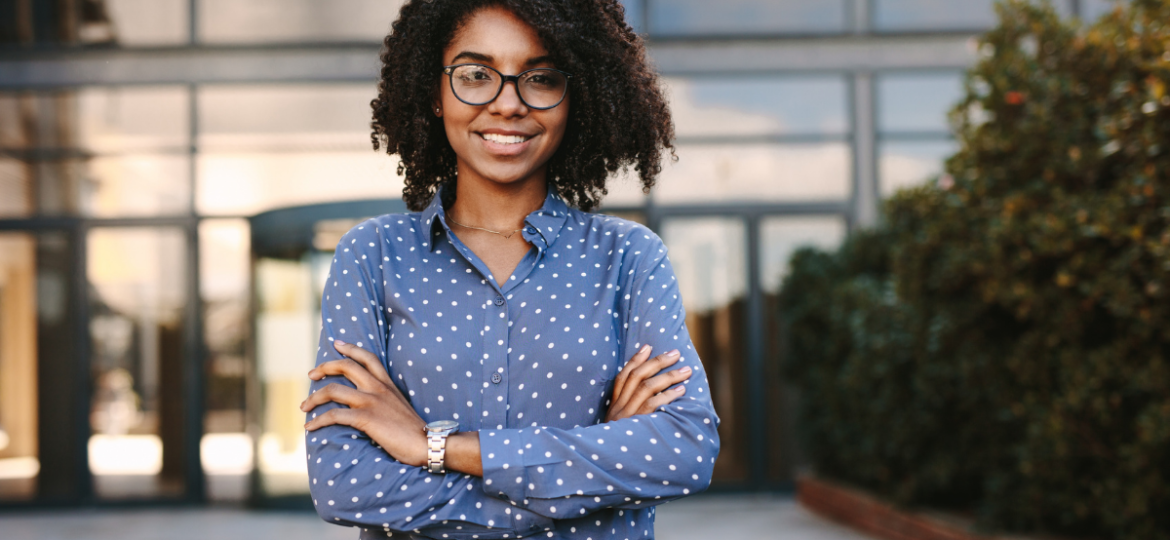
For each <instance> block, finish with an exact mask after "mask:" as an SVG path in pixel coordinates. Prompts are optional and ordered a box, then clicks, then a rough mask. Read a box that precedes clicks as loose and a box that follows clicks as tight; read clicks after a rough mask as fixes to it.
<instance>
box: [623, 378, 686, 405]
mask: <svg viewBox="0 0 1170 540" xmlns="http://www.w3.org/2000/svg"><path fill="white" fill-rule="evenodd" d="M690 376H691V367H690V366H683V367H681V368H679V369H674V370H671V371H667V372H665V373H661V374H659V375H655V376H653V377H650V378H648V379H643V380H642V383H641V384H639V385H638V386H637V388H635V389H634V391H633V394H632V395H631V396H630V399H629V401H627V402H626V404H625V407H624V408H626V409H630V410H633V411H639V410H642V407H643V405H644V404H645V403H646V402H647V401H649V400H650V398H652V397H654V396H655V395H657V394H658V393H659V392H661V391H663V390H666V389H667V388H670V387H671V386H673V385H675V384H677V383H680V382H682V381H685V380H687V379H688V378H690ZM635 414H636V413H635Z"/></svg>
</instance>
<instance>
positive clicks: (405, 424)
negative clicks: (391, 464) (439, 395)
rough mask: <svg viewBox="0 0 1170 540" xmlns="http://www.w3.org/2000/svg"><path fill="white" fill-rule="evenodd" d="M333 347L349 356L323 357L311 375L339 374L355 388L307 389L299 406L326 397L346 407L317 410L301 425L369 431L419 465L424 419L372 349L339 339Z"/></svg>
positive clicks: (395, 452)
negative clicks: (309, 391) (399, 388)
mask: <svg viewBox="0 0 1170 540" xmlns="http://www.w3.org/2000/svg"><path fill="white" fill-rule="evenodd" d="M333 348H335V349H337V352H340V353H341V354H343V355H345V356H348V357H349V358H342V359H340V360H332V361H329V362H325V363H324V364H321V365H319V366H317V367H315V368H313V369H312V370H310V371H309V378H310V379H313V380H315V381H318V380H321V379H322V378H324V377H325V376H326V375H341V376H344V377H345V378H346V379H349V381H350V382H352V383H353V384H354V386H356V387H357V388H356V389H355V388H350V387H348V386H346V385H343V384H338V383H332V384H329V385H327V386H325V387H324V388H322V389H320V390H317V391H316V392H313V393H312V394H310V395H309V398H308V399H306V400H305V401H304V402H302V403H301V410H302V411H305V412H308V411H311V410H313V408H315V407H317V406H318V405H321V404H323V403H327V402H330V401H333V402H336V403H340V404H342V405H346V406H348V407H349V408H348V409H345V408H341V407H338V408H335V409H330V410H328V411H325V412H324V413H321V414H318V415H316V416H314V417H313V419H312V420H309V422H308V423H307V424H305V429H307V430H309V431H314V430H317V429H320V428H322V427H325V426H328V425H333V424H341V425H345V426H350V427H352V428H354V429H357V430H359V431H361V432H363V433H365V434H366V435H369V436H370V438H371V439H373V441H374V442H376V443H378V446H381V447H382V449H383V450H385V451H386V453H387V454H390V456H391V457H393V458H394V459H396V460H398V461H401V462H402V463H405V464H407V465H415V466H418V467H421V466H423V465H424V464H425V463H426V461H427V439H426V434H425V433H424V432H423V430H424V429H425V427H426V422H424V421H423V419H422V418H420V417H419V415H418V413H416V412H415V411H414V408H412V407H411V406H410V403H408V402H407V401H406V398H405V397H403V395H402V392H399V391H398V387H397V386H394V382H393V381H391V380H390V374H389V373H387V372H386V369H385V368H383V367H382V362H381V361H379V360H378V357H377V356H375V355H374V353H371V352H370V351H367V350H365V349H362V348H361V347H358V346H356V345H351V344H349V343H345V342H343V341H340V340H335V341H334V342H333Z"/></svg>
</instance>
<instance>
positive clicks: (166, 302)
mask: <svg viewBox="0 0 1170 540" xmlns="http://www.w3.org/2000/svg"><path fill="white" fill-rule="evenodd" d="M185 238H186V237H185V235H184V234H183V231H182V230H180V229H171V228H167V229H154V228H150V229H148V228H97V229H92V230H90V231H89V234H88V238H87V243H88V246H87V255H88V260H87V270H86V275H87V277H88V282H89V286H90V287H89V303H90V320H89V336H90V341H91V351H90V369H91V374H92V377H93V379H92V385H93V386H92V388H93V393H92V396H93V401H92V406H91V409H90V425H91V428H92V432H93V434H92V435H91V436H90V439H89V469H90V472H91V473H93V475H94V489H95V491H96V492H97V494H98V496H99V497H101V498H103V499H122V498H139V497H155V496H159V495H178V494H180V493H182V491H183V464H184V459H183V452H184V445H183V432H184V429H183V415H184V403H183V399H182V397H183V395H184V392H183V385H182V381H183V371H184V366H183V364H184V359H185V355H184V353H183V350H184V347H183V343H184V341H185V337H184V332H183V329H184V316H183V314H184V306H185V305H186V303H187V297H186V287H185V282H186V279H185V278H186V274H187V262H186V259H187V257H186V240H185Z"/></svg>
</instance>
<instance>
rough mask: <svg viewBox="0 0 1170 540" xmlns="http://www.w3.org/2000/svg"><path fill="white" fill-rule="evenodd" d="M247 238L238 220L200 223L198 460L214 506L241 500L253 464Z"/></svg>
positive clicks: (243, 227) (244, 224) (248, 248)
mask: <svg viewBox="0 0 1170 540" xmlns="http://www.w3.org/2000/svg"><path fill="white" fill-rule="evenodd" d="M249 233H250V231H249V228H248V222H247V221H246V220H243V219H206V220H203V221H202V222H200V223H199V280H200V282H199V292H200V295H201V300H202V302H203V342H204V344H205V347H206V349H205V350H206V351H207V368H206V371H205V373H207V383H206V395H205V396H204V403H205V406H206V411H205V412H204V416H203V432H204V433H205V435H204V436H203V440H202V442H201V445H200V446H201V450H202V451H201V452H200V458H201V460H202V462H203V472H204V474H206V478H207V496H208V498H209V499H211V500H213V501H223V500H235V501H239V500H244V499H246V498H247V496H248V474H249V473H251V472H252V469H253V463H254V459H253V456H252V446H253V445H252V438H251V437H250V436H249V435H248V433H247V432H246V431H247V420H246V418H245V414H246V391H245V384H246V382H247V375H248V371H249V369H250V368H249V365H248V361H247V354H248V353H247V342H248V336H249V332H250V330H251V321H250V317H249V313H248V309H249V303H248V298H249V294H248V291H249V272H250V271H251V268H250V265H251V255H250V238H249Z"/></svg>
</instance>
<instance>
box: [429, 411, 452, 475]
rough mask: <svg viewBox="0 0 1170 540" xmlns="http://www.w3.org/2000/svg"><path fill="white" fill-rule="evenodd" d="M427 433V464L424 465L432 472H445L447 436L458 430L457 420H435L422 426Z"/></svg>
mask: <svg viewBox="0 0 1170 540" xmlns="http://www.w3.org/2000/svg"><path fill="white" fill-rule="evenodd" d="M423 431H425V432H426V434H427V464H426V467H424V468H425V469H426V470H427V471H430V472H432V473H434V474H443V473H445V472H447V469H446V468H445V466H444V465H445V458H446V455H447V436H448V435H450V434H452V433H458V432H459V422H456V421H454V420H437V421H434V422H431V423H429V424H427V427H425V428H423Z"/></svg>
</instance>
